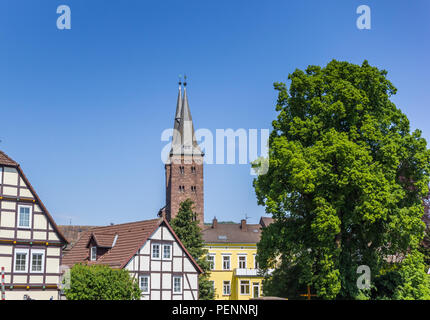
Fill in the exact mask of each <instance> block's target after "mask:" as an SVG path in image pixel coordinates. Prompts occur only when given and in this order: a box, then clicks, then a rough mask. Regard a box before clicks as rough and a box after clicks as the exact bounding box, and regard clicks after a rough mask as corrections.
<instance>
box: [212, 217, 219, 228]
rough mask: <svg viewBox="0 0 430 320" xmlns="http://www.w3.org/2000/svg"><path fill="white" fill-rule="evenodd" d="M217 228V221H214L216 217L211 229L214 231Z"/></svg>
mask: <svg viewBox="0 0 430 320" xmlns="http://www.w3.org/2000/svg"><path fill="white" fill-rule="evenodd" d="M217 226H218V220H217V219H216V217H214V219H213V220H212V229H215V228H216V227H217Z"/></svg>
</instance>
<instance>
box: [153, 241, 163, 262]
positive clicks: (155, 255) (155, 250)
mask: <svg viewBox="0 0 430 320" xmlns="http://www.w3.org/2000/svg"><path fill="white" fill-rule="evenodd" d="M160 247H161V246H160V244H159V243H153V244H152V259H160Z"/></svg>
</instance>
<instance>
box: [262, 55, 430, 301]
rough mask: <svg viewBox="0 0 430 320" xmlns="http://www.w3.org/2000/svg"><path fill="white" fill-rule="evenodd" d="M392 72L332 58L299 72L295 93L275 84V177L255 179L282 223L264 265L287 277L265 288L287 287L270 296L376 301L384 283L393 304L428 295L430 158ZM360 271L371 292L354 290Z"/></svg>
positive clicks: (269, 239) (267, 238) (272, 231)
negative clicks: (367, 275)
mask: <svg viewBox="0 0 430 320" xmlns="http://www.w3.org/2000/svg"><path fill="white" fill-rule="evenodd" d="M386 74H387V72H386V71H385V70H382V71H381V70H378V69H377V68H376V67H372V66H370V65H369V64H368V62H367V61H364V63H363V64H362V65H361V66H360V65H355V64H351V63H348V62H339V61H336V60H333V61H331V62H330V63H328V65H327V66H326V67H323V68H321V67H319V66H309V67H308V68H307V69H306V70H305V71H302V70H296V71H294V72H293V73H292V74H290V75H289V77H288V78H289V80H290V81H291V83H290V87H289V90H288V89H287V86H286V84H284V83H275V84H274V88H275V90H277V91H278V101H277V105H276V110H277V111H278V112H279V114H278V117H277V119H276V120H275V121H273V131H272V132H271V135H270V138H269V147H270V148H269V169H268V172H267V174H265V175H260V176H258V178H256V179H255V180H254V187H255V191H256V195H257V199H258V203H259V204H260V205H264V206H265V207H266V212H267V213H269V214H272V216H273V218H274V219H275V222H274V223H273V224H272V225H270V226H269V227H268V228H266V229H265V230H264V231H263V233H262V239H261V241H260V243H259V245H258V258H259V263H260V266H261V267H263V268H269V267H274V266H276V269H277V270H278V271H277V272H278V273H279V272H283V273H285V274H286V275H285V276H283V277H275V276H276V273H275V276H274V277H272V278H271V279H270V278H268V279H267V280H266V282H270V281H272V282H273V281H275V280H276V281H278V282H279V281H283V283H282V286H281V285H280V284H279V283H278V284H277V286H272V287H277V288H279V287H283V288H284V289H279V290H278V291H276V290H275V291H274V292H269V294H271V295H272V294H273V295H281V294H283V295H284V296H285V295H287V294H288V292H286V291H288V290H286V289H285V288H289V287H290V286H293V287H300V286H304V285H310V286H311V288H312V290H314V291H315V292H316V294H317V295H318V297H320V298H323V299H334V298H344V299H358V298H360V299H362V298H364V299H368V298H375V299H377V298H380V297H379V293H380V292H381V291H383V290H382V285H381V282H383V283H384V288H391V289H392V290H391V291H390V292H389V295H390V296H388V297H387V296H386V298H402V299H406V298H408V299H409V298H410V299H421V298H428V297H430V289H429V285H428V282H427V277H426V276H425V268H424V264H423V255H422V254H420V253H419V251H418V247H419V244H420V242H421V241H422V239H423V235H424V223H423V222H422V220H421V218H422V216H423V213H424V211H423V210H424V209H423V201H422V199H423V197H425V196H426V195H427V193H428V183H429V176H428V173H429V168H430V153H429V150H427V148H426V141H425V139H423V138H422V137H421V132H420V131H419V130H415V131H414V132H410V127H409V121H408V119H407V117H406V115H405V114H403V113H402V112H401V111H400V110H399V109H398V108H397V107H396V106H395V104H394V103H393V102H392V101H390V97H391V96H392V95H394V94H395V93H396V91H397V89H396V88H395V87H394V86H393V85H392V84H391V82H390V81H389V80H388V79H387V78H386ZM393 257H398V259H397V260H394V261H393V259H392V258H393ZM360 265H367V266H369V268H370V270H371V284H372V286H371V288H370V289H359V288H358V286H357V278H358V277H359V276H360V275H359V274H357V268H358V266H360ZM387 270H389V272H390V273H389V274H390V276H389V277H387V276H386V275H387ZM293 272H295V273H296V275H295V277H292V276H291V275H292V274H293ZM383 277H385V279H384V281H382V278H383ZM291 279H293V280H294V281H296V283H293V282H292V280H291ZM393 279H394V280H393ZM387 281H391V282H390V283H387ZM418 284H419V285H418ZM378 285H380V286H381V287H380V288H378V287H377V286H378ZM416 285H418V286H416ZM411 286H416V287H415V288H414V289H413V290H412V289H411ZM268 287H269V288H270V285H269V286H268ZM265 288H266V289H267V287H265ZM378 290H379V291H378ZM387 290H388V289H387ZM386 292H387V291H386ZM295 295H296V296H297V292H296V293H295Z"/></svg>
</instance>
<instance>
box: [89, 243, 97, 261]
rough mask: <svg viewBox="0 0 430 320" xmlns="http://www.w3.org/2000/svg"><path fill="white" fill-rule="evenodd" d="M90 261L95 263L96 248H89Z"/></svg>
mask: <svg viewBox="0 0 430 320" xmlns="http://www.w3.org/2000/svg"><path fill="white" fill-rule="evenodd" d="M93 254H94V255H95V257H93ZM90 261H97V247H96V246H92V247H91V248H90Z"/></svg>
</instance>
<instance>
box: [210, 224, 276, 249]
mask: <svg viewBox="0 0 430 320" xmlns="http://www.w3.org/2000/svg"><path fill="white" fill-rule="evenodd" d="M272 222H273V219H272V218H266V217H262V218H261V219H260V223H259V224H247V223H246V222H245V220H243V225H242V222H241V223H222V222H217V223H216V224H215V223H212V225H211V226H207V225H206V226H205V228H204V230H203V240H204V241H205V242H206V243H244V244H245V243H258V242H259V241H260V238H261V231H262V230H263V228H265V227H267V226H268V225H269V224H271V223H272ZM214 225H215V227H214Z"/></svg>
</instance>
